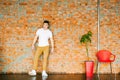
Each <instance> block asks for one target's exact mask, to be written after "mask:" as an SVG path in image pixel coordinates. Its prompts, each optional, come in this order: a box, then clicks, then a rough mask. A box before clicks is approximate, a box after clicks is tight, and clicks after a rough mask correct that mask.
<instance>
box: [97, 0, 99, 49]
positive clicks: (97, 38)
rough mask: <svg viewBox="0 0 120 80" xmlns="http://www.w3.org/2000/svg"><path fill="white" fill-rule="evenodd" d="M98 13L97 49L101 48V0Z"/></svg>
mask: <svg viewBox="0 0 120 80" xmlns="http://www.w3.org/2000/svg"><path fill="white" fill-rule="evenodd" d="M97 15H98V24H97V26H98V27H97V50H98V51H99V50H100V0H97Z"/></svg>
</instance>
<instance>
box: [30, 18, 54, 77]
mask: <svg viewBox="0 0 120 80" xmlns="http://www.w3.org/2000/svg"><path fill="white" fill-rule="evenodd" d="M49 26H50V25H49V21H47V20H45V21H44V22H43V28H40V29H38V30H37V32H36V36H35V37H34V41H33V44H32V49H34V48H35V43H36V41H37V39H38V47H37V50H36V53H35V57H34V65H33V70H32V71H30V72H29V73H28V74H29V75H32V76H35V75H36V70H37V66H38V59H39V56H41V54H42V53H43V71H42V76H48V74H47V73H46V68H47V59H48V55H49V42H48V40H49V39H50V43H51V53H52V52H53V50H54V43H53V37H52V32H51V31H50V30H49Z"/></svg>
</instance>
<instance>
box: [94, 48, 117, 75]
mask: <svg viewBox="0 0 120 80" xmlns="http://www.w3.org/2000/svg"><path fill="white" fill-rule="evenodd" d="M96 56H97V59H98V63H97V71H98V74H99V66H100V63H102V62H107V63H110V69H111V74H112V64H111V63H112V62H113V61H115V58H116V56H115V55H113V54H112V53H111V52H109V51H107V50H100V51H98V52H97V55H96ZM111 58H112V59H111Z"/></svg>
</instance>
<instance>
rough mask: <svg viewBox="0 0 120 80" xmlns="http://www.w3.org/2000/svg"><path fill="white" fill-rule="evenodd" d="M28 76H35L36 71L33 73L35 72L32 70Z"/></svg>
mask: <svg viewBox="0 0 120 80" xmlns="http://www.w3.org/2000/svg"><path fill="white" fill-rule="evenodd" d="M28 74H29V75H31V76H35V75H36V71H35V70H32V71H30V72H29V73H28Z"/></svg>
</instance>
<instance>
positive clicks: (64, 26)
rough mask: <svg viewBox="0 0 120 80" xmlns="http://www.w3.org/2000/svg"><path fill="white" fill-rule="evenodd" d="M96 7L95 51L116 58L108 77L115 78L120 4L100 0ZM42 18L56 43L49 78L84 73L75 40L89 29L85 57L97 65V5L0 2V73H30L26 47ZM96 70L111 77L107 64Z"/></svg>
mask: <svg viewBox="0 0 120 80" xmlns="http://www.w3.org/2000/svg"><path fill="white" fill-rule="evenodd" d="M100 6H101V9H100V26H101V27H100V38H101V40H100V48H101V49H106V50H110V51H111V52H112V53H113V54H115V55H116V56H117V59H116V61H115V62H114V63H113V72H116V73H119V72H120V64H119V62H120V52H119V49H120V46H119V45H120V40H119V39H120V1H119V0H101V4H100ZM45 19H47V20H49V21H50V22H51V31H52V32H53V35H54V41H55V51H54V53H53V54H50V56H49V64H48V71H49V72H50V73H84V72H85V64H84V61H85V60H87V56H86V51H85V46H84V45H81V44H80V43H79V38H80V37H81V35H82V34H84V33H86V32H87V31H89V30H91V31H92V32H93V37H92V43H91V44H90V46H89V53H90V57H91V59H92V60H94V61H95V62H96V56H95V55H96V52H97V0H19V1H18V0H6V1H4V0H0V73H2V72H5V73H6V72H7V73H24V72H25V73H26V72H28V71H29V70H30V69H31V68H32V65H33V61H32V59H33V55H32V51H31V44H32V41H33V38H34V36H35V32H36V30H37V29H38V28H40V27H42V22H43V20H45ZM41 70H42V60H41V59H40V60H39V67H38V72H41ZM100 70H102V71H101V72H102V73H108V72H110V71H109V65H108V64H103V65H101V67H100ZM94 72H95V71H94Z"/></svg>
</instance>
